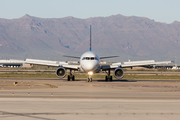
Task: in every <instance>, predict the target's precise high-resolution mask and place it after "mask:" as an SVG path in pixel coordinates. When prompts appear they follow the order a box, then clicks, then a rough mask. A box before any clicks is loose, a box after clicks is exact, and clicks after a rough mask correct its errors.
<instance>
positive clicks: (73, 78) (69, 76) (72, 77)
mask: <svg viewBox="0 0 180 120" xmlns="http://www.w3.org/2000/svg"><path fill="white" fill-rule="evenodd" d="M71 79H72V81H74V80H75V76H74V75H73V76H71V75H68V78H67V81H70V80H71Z"/></svg>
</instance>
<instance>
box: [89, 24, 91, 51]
mask: <svg viewBox="0 0 180 120" xmlns="http://www.w3.org/2000/svg"><path fill="white" fill-rule="evenodd" d="M89 51H91V25H90V43H89Z"/></svg>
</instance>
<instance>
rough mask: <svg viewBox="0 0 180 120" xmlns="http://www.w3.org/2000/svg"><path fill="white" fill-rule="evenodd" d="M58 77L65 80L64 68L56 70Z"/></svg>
mask: <svg viewBox="0 0 180 120" xmlns="http://www.w3.org/2000/svg"><path fill="white" fill-rule="evenodd" d="M56 75H57V77H59V78H64V77H65V76H66V69H65V68H63V67H58V68H57V69H56Z"/></svg>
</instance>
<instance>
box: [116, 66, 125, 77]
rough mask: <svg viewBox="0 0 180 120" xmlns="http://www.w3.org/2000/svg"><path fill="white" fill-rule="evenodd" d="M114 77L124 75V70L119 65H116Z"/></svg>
mask: <svg viewBox="0 0 180 120" xmlns="http://www.w3.org/2000/svg"><path fill="white" fill-rule="evenodd" d="M114 77H115V78H117V79H121V78H123V77H124V70H123V69H122V68H121V67H118V68H116V69H115V70H114Z"/></svg>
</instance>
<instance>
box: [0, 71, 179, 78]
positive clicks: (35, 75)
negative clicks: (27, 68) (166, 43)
mask: <svg viewBox="0 0 180 120" xmlns="http://www.w3.org/2000/svg"><path fill="white" fill-rule="evenodd" d="M105 76H106V74H94V75H93V76H92V78H93V79H105ZM75 77H76V78H79V79H83V78H85V79H86V78H88V75H87V74H80V73H78V74H75ZM0 78H57V76H56V75H55V73H14V72H13V73H0ZM66 78H67V76H66V77H65V78H64V79H66ZM113 79H115V78H114V76H113ZM123 79H157V80H158V79H167V80H180V76H179V75H158V74H155V75H136V74H125V76H124V78H123Z"/></svg>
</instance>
